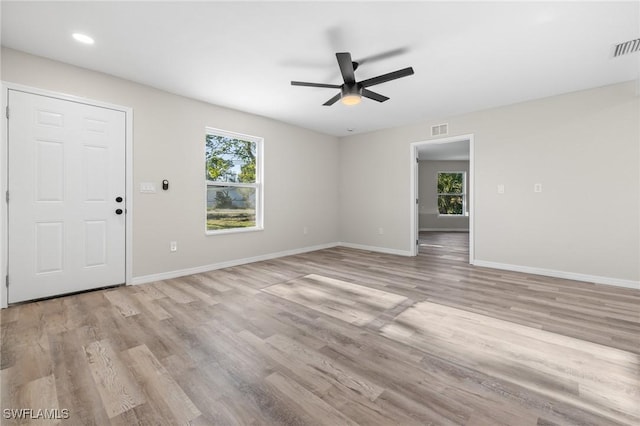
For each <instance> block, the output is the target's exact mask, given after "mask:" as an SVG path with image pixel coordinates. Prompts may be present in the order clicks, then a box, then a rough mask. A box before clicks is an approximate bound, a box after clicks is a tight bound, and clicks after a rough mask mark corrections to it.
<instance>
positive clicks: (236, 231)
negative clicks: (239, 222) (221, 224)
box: [204, 226, 264, 236]
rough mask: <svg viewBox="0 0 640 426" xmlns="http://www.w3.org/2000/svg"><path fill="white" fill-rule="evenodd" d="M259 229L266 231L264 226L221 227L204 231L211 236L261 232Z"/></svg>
mask: <svg viewBox="0 0 640 426" xmlns="http://www.w3.org/2000/svg"><path fill="white" fill-rule="evenodd" d="M259 231H264V227H258V226H254V227H251V228H233V229H220V230H218V231H204V233H205V235H206V236H210V235H228V234H244V233H247V232H259Z"/></svg>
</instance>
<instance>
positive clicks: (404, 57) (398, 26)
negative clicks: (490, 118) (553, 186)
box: [1, 0, 640, 136]
mask: <svg viewBox="0 0 640 426" xmlns="http://www.w3.org/2000/svg"><path fill="white" fill-rule="evenodd" d="M1 7H2V44H3V45H5V46H8V47H11V48H14V49H18V50H23V51H26V52H29V53H33V54H36V55H40V56H45V57H49V58H53V59H57V60H60V61H63V62H67V63H71V64H74V65H78V66H81V67H85V68H89V69H93V70H99V71H102V72H105V73H108V74H112V75H115V76H118V77H122V78H125V79H128V80H133V81H137V82H140V83H144V84H148V85H151V86H154V87H157V88H160V89H163V90H166V91H169V92H173V93H178V94H181V95H184V96H188V97H191V98H195V99H200V100H203V101H206V102H210V103H213V104H216V105H222V106H225V107H229V108H234V109H238V110H242V111H247V112H251V113H255V114H259V115H263V116H266V117H271V118H274V119H277V120H281V121H284V122H287V123H292V124H295V125H298V126H301V127H305V128H309V129H314V130H317V131H319V132H322V133H328V134H332V135H339V136H341V135H347V134H349V129H352V131H353V133H359V132H365V131H371V130H376V129H381V128H387V127H395V126H400V125H404V124H409V123H414V122H419V121H422V120H431V119H433V120H437V119H439V118H443V117H448V116H452V115H456V114H461V113H465V112H470V111H475V110H480V109H485V108H490V107H494V106H499V105H505V104H511V103H515V102H521V101H525V100H529V99H534V98H541V97H546V96H551V95H555V94H559V93H565V92H571V91H575V90H581V89H585V88H591V87H598V86H603V85H607V84H612V83H616V82H621V81H627V80H632V79H635V78H638V70H639V64H640V60H639V59H638V58H639V57H640V54H638V53H635V54H632V55H628V56H626V57H620V58H612V48H613V45H614V44H616V43H619V42H622V41H627V40H631V39H634V38H638V37H640V7H639V2H638V1H632V2H620V3H616V2H610V1H607V2H580V1H574V2H566V3H565V2H491V3H490V2H480V1H474V2H407V3H403V2H397V1H394V2H379V1H374V2H363V1H356V2H295V1H294V2H268V1H262V2H246V1H240V2H206V1H200V2H184V1H174V2H148V1H145V2H124V1H114V2H94V1H83V2H30V1H16V2H12V1H6V0H5V1H2V2H1ZM78 31H79V32H84V33H86V34H88V35H90V36H92V37H93V38H95V41H96V42H95V45H93V46H84V45H80V44H78V43H77V42H75V41H74V40H73V39H72V38H71V33H73V32H78ZM338 51H348V52H351V53H352V55H353V58H354V60H358V59H361V58H367V57H372V56H373V57H375V56H376V55H380V54H382V56H387V57H386V58H384V59H379V60H372V61H368V62H365V63H363V64H362V65H361V67H360V68H359V69H358V70H357V71H356V78H357V79H358V80H363V79H366V78H370V77H374V76H376V75H378V74H383V73H387V72H390V71H395V70H397V69H400V68H404V67H407V66H413V68H414V70H415V75H413V76H410V77H406V78H402V79H399V80H395V81H391V82H387V83H383V84H381V85H378V86H375V87H372V88H371V89H372V90H375V91H377V92H379V93H381V94H384V95H386V96H389V97H390V98H391V100H389V101H387V102H385V103H377V102H374V101H370V100H368V99H365V100H363V102H362V103H361V104H360V105H357V106H353V107H347V106H345V105H342V104H341V103H336V104H335V105H333V106H331V107H325V106H322V104H323V103H324V102H325V101H326V100H328V99H329V98H331V97H332V96H333V95H334V94H336V93H337V92H336V91H335V90H334V89H320V88H309V87H293V86H291V85H290V81H291V80H302V81H311V82H323V83H332V84H340V83H342V82H341V79H340V74H339V71H338V65H337V62H336V59H335V52H338ZM389 52H392V53H393V52H395V53H396V54H390V55H385V54H386V53H389ZM212 125H213V124H212Z"/></svg>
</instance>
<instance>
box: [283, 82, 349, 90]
mask: <svg viewBox="0 0 640 426" xmlns="http://www.w3.org/2000/svg"><path fill="white" fill-rule="evenodd" d="M291 85H292V86H307V87H326V88H328V89H339V88H341V87H342V86H341V85H339V84H324V83H307V82H306V81H292V82H291Z"/></svg>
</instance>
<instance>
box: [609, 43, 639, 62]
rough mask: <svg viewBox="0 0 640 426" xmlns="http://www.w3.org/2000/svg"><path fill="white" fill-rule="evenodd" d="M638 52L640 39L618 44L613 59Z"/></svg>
mask: <svg viewBox="0 0 640 426" xmlns="http://www.w3.org/2000/svg"><path fill="white" fill-rule="evenodd" d="M638 50H640V38H637V39H635V40H629V41H625V42H624V43H619V44H616V47H615V49H614V51H613V57H614V58H615V57H617V56H622V55H626V54H628V53H633V52H637V51H638Z"/></svg>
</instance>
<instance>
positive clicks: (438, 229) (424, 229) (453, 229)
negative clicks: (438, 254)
mask: <svg viewBox="0 0 640 426" xmlns="http://www.w3.org/2000/svg"><path fill="white" fill-rule="evenodd" d="M422 231H430V232H433V231H440V232H469V230H468V229H461V228H420V232H422Z"/></svg>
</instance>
